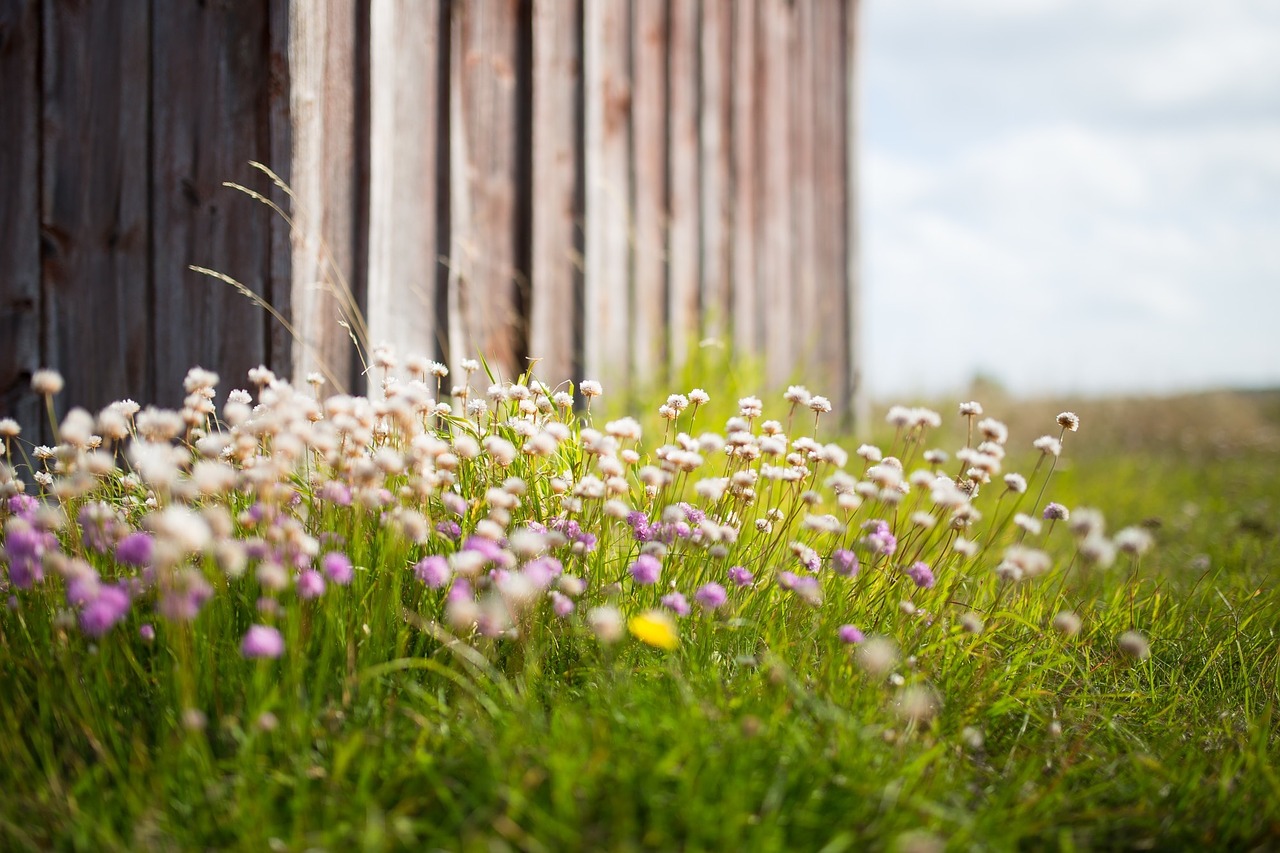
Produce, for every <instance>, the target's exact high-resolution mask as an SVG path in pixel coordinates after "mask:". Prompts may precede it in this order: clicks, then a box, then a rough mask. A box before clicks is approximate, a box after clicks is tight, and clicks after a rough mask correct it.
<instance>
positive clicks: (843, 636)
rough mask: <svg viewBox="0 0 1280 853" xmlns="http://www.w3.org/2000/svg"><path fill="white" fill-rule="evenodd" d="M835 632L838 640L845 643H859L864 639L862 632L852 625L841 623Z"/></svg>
mask: <svg viewBox="0 0 1280 853" xmlns="http://www.w3.org/2000/svg"><path fill="white" fill-rule="evenodd" d="M836 633H837V634H838V635H839V637H840V642H842V643H845V644H846V645H854V644H855V643H861V642H862V641H863V640H864V639H865V637H863V635H862V632H861V631H859V630H858V629H857V628H855V627H854V626H853V625H841V626H840V629H839V630H838V631H837V632H836Z"/></svg>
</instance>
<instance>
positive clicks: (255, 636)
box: [240, 625, 284, 659]
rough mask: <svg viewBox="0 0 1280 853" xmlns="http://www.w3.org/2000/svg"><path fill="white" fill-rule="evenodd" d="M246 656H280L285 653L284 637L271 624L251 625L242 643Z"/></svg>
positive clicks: (242, 650)
mask: <svg viewBox="0 0 1280 853" xmlns="http://www.w3.org/2000/svg"><path fill="white" fill-rule="evenodd" d="M240 653H241V654H243V655H244V656H245V657H246V658H250V659H253V658H272V659H274V658H278V657H280V655H282V654H284V637H282V636H281V635H280V632H279V631H277V630H276V629H275V628H272V627H271V626H269V625H251V626H249V630H248V631H246V632H245V635H244V641H243V642H242V643H241V644H240Z"/></svg>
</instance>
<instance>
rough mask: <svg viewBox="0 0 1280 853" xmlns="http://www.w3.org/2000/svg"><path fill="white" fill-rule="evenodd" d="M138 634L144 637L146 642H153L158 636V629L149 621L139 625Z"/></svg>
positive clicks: (143, 639)
mask: <svg viewBox="0 0 1280 853" xmlns="http://www.w3.org/2000/svg"><path fill="white" fill-rule="evenodd" d="M138 636H139V637H141V638H142V641H143V642H144V643H150V642H153V641H154V640H155V638H156V629H155V627H154V626H153V625H152V624H151V623H150V622H147V623H145V624H143V625H141V626H139V628H138Z"/></svg>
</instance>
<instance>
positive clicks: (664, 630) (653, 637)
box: [627, 610, 680, 651]
mask: <svg viewBox="0 0 1280 853" xmlns="http://www.w3.org/2000/svg"><path fill="white" fill-rule="evenodd" d="M627 629H628V630H629V631H631V634H632V636H634V637H635V638H636V639H637V640H639V641H640V642H642V643H646V644H648V645H650V646H653V647H654V648H659V649H666V650H667V651H672V650H674V649H675V648H676V646H678V645H679V644H680V637H679V635H678V634H677V633H676V626H675V623H674V622H672V621H671V617H670V616H668V615H666V614H665V613H663V612H662V611H661V610H647V611H645V612H644V613H640V614H637V615H635V616H632V617H631V618H630V619H629V620H627Z"/></svg>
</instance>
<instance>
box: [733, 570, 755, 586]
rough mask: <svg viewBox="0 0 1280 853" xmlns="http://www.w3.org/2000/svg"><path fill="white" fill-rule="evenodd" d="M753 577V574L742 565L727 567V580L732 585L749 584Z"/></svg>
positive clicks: (753, 579)
mask: <svg viewBox="0 0 1280 853" xmlns="http://www.w3.org/2000/svg"><path fill="white" fill-rule="evenodd" d="M755 579H756V578H755V575H753V574H752V573H751V572H750V571H748V570H747V569H745V568H743V567H742V566H733V567H732V568H730V569H729V580H731V581H732V582H733V585H734V586H751V584H752V583H753V582H754V581H755Z"/></svg>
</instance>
